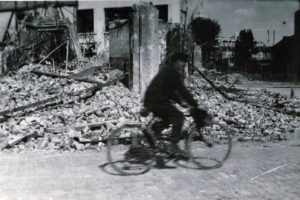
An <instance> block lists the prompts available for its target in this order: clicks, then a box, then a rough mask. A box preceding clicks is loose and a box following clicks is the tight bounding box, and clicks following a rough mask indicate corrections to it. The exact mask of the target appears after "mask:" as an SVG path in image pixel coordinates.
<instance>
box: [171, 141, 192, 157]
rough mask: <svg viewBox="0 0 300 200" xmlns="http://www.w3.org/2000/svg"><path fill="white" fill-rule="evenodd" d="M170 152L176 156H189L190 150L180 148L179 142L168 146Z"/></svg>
mask: <svg viewBox="0 0 300 200" xmlns="http://www.w3.org/2000/svg"><path fill="white" fill-rule="evenodd" d="M168 152H169V153H170V154H172V155H175V156H180V157H184V158H188V157H189V154H188V152H186V151H184V150H182V149H180V148H179V146H178V144H177V143H171V145H170V146H169V147H168Z"/></svg>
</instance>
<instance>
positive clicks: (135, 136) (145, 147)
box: [107, 125, 154, 175]
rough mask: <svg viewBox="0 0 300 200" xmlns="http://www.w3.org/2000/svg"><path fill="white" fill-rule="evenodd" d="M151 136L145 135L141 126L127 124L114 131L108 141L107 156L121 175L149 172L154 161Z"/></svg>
mask: <svg viewBox="0 0 300 200" xmlns="http://www.w3.org/2000/svg"><path fill="white" fill-rule="evenodd" d="M152 139H153V138H151V136H148V137H145V135H144V133H143V131H142V128H141V127H135V128H132V127H127V126H126V125H125V126H123V127H121V128H118V129H117V130H115V131H113V132H112V134H111V135H110V136H109V138H108V141H107V157H108V161H109V163H110V164H111V166H112V167H113V168H114V169H115V170H116V171H117V172H119V173H120V174H121V175H139V174H143V173H145V172H147V171H148V170H149V169H150V166H151V165H152V163H153V162H154V150H153V148H151V146H150V140H152Z"/></svg>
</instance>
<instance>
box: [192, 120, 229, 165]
mask: <svg viewBox="0 0 300 200" xmlns="http://www.w3.org/2000/svg"><path fill="white" fill-rule="evenodd" d="M231 146H232V140H231V136H230V132H229V130H228V129H226V128H225V127H223V126H220V125H216V124H214V125H212V126H210V127H205V128H203V129H201V132H199V131H196V129H193V131H191V132H190V133H189V137H188V140H187V151H188V152H189V154H190V161H192V162H193V163H194V164H195V166H194V168H198V169H214V168H219V167H221V166H222V165H223V164H224V162H225V161H226V160H227V158H228V157H229V155H230V152H231Z"/></svg>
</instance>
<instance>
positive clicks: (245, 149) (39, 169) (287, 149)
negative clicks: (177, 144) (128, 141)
mask: <svg viewBox="0 0 300 200" xmlns="http://www.w3.org/2000/svg"><path fill="white" fill-rule="evenodd" d="M299 155H300V134H299V133H294V134H292V137H289V140H288V141H286V142H281V143H239V144H235V145H234V148H233V152H232V154H231V157H230V159H229V160H228V161H227V162H226V163H225V165H224V166H223V167H221V168H219V169H214V170H192V169H185V168H180V167H178V168H175V169H162V170H161V169H152V170H151V171H149V172H148V173H146V174H144V175H140V176H132V177H122V176H117V175H111V174H109V173H107V172H113V171H112V169H111V168H110V167H109V166H107V167H105V168H104V169H105V170H106V172H105V171H103V170H102V169H101V168H100V167H99V166H100V165H102V164H104V163H105V162H106V155H105V151H104V150H103V151H101V152H77V153H68V152H63V153H58V152H52V153H51V152H45V153H34V152H32V153H23V154H6V153H0V200H15V199H16V200H19V199H20V200H21V199H24V200H31V199H33V200H35V199H36V200H44V199H45V200H52V199H53V200H68V199H70V200H77V199H84V200H86V199H88V200H94V199H101V200H109V199H113V200H116V199H122V200H135V199H136V200H141V199H150V200H151V199H180V200H182V199H185V200H186V199H187V200H189V199H193V200H194V199H222V200H223V199H262V200H267V199H268V200H276V199H278V200H282V199H295V200H296V199H300V188H299V183H300V156H299ZM270 170H271V171H270ZM268 171H269V172H268ZM264 172H266V173H264ZM267 172H268V173H267ZM258 175H260V176H258Z"/></svg>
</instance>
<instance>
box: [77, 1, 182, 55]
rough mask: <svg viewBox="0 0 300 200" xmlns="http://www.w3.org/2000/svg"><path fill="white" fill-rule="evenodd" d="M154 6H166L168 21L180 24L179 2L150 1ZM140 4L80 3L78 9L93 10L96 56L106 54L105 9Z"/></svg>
mask: <svg viewBox="0 0 300 200" xmlns="http://www.w3.org/2000/svg"><path fill="white" fill-rule="evenodd" d="M151 2H153V4H154V5H168V10H169V12H168V21H169V22H172V23H180V0H152V1H151ZM137 3H140V0H110V1H108V0H103V1H80V2H79V6H78V9H79V10H81V9H94V32H95V41H96V42H97V43H98V44H99V46H98V48H97V54H98V55H101V54H103V52H107V51H108V49H105V45H104V44H105V43H106V41H105V36H104V35H105V32H106V30H105V11H104V9H105V8H120V7H132V6H133V5H134V4H137Z"/></svg>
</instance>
